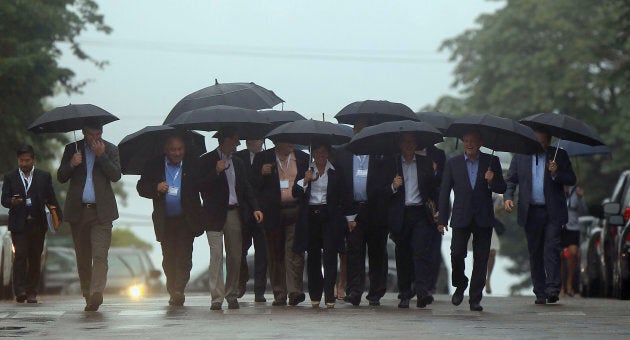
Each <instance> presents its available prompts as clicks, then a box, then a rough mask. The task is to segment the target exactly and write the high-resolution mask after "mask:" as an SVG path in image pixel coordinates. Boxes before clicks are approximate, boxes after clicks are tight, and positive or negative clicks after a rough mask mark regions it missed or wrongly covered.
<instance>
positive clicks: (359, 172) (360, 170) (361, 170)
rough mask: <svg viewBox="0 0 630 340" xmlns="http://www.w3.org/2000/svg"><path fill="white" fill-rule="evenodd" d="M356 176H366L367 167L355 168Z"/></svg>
mask: <svg viewBox="0 0 630 340" xmlns="http://www.w3.org/2000/svg"><path fill="white" fill-rule="evenodd" d="M357 177H367V169H359V170H357Z"/></svg>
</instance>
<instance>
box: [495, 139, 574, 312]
mask: <svg viewBox="0 0 630 340" xmlns="http://www.w3.org/2000/svg"><path fill="white" fill-rule="evenodd" d="M534 132H535V133H536V137H538V140H539V141H540V144H541V145H542V148H543V150H544V152H543V153H541V154H537V155H531V156H527V155H515V156H514V158H512V162H511V163H510V169H509V171H508V177H507V183H508V186H507V191H506V192H505V195H504V199H505V203H504V205H505V210H506V211H507V212H511V211H512V209H513V208H514V193H515V191H516V187H517V186H518V187H519V193H518V203H519V204H518V224H519V225H520V226H521V227H524V228H525V234H526V235H527V247H528V250H529V265H530V269H531V277H532V284H533V286H534V294H536V301H535V303H536V304H545V303H554V302H557V301H558V294H559V293H560V287H561V283H562V282H561V278H560V248H561V247H560V233H561V231H562V226H563V225H564V224H566V223H567V221H568V210H567V203H566V198H565V195H564V186H565V185H569V186H570V185H575V180H576V179H575V174H574V173H573V169H572V167H571V161H570V160H569V156H568V155H567V153H566V151H564V150H562V149H556V148H555V147H552V146H549V143H550V142H551V136H550V135H549V134H548V133H547V132H546V131H544V130H535V131H534Z"/></svg>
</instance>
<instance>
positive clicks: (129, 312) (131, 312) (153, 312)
mask: <svg viewBox="0 0 630 340" xmlns="http://www.w3.org/2000/svg"><path fill="white" fill-rule="evenodd" d="M118 315H120V316H156V315H166V312H165V311H163V310H123V311H121V312H120V313H118Z"/></svg>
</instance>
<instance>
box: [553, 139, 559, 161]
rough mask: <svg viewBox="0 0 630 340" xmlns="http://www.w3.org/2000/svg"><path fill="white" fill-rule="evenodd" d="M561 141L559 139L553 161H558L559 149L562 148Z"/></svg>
mask: <svg viewBox="0 0 630 340" xmlns="http://www.w3.org/2000/svg"><path fill="white" fill-rule="evenodd" d="M560 141H561V139H558V143H557V144H556V153H554V155H553V161H554V162H555V161H556V156H558V149H560Z"/></svg>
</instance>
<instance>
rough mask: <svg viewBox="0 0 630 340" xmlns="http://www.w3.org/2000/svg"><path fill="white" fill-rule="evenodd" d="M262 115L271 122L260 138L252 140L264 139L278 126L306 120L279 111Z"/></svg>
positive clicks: (262, 131)
mask: <svg viewBox="0 0 630 340" xmlns="http://www.w3.org/2000/svg"><path fill="white" fill-rule="evenodd" d="M258 112H259V113H260V114H261V115H263V116H264V117H265V118H267V120H268V122H269V126H268V127H265V128H264V129H263V128H261V129H260V130H259V132H260V136H251V137H250V139H264V138H265V135H267V133H269V131H271V130H273V129H275V128H277V127H278V126H280V125H282V124H285V123H290V122H294V121H296V120H305V119H306V118H304V116H302V115H301V114H299V113H297V112H295V111H279V110H264V111H258ZM217 136H218V135H217V134H216V133H215V134H214V135H213V136H212V137H213V138H216V137H217Z"/></svg>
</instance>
